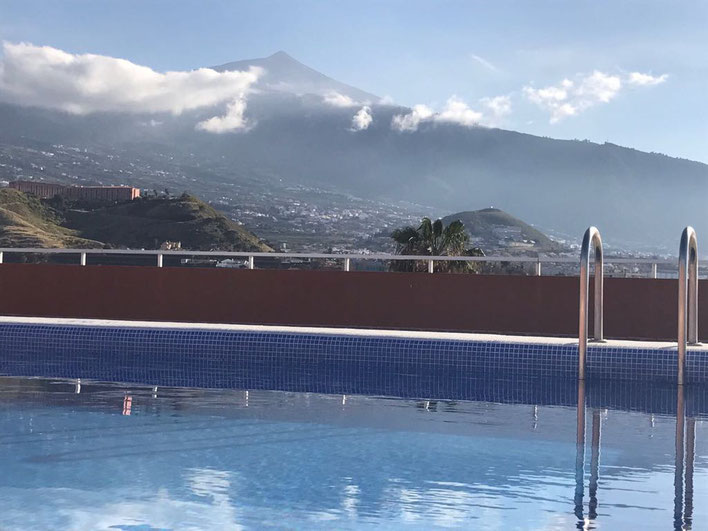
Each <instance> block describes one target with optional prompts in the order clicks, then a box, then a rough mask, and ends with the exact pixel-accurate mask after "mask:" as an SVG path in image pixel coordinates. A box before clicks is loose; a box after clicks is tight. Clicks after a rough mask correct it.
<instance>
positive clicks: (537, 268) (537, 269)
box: [535, 260, 541, 277]
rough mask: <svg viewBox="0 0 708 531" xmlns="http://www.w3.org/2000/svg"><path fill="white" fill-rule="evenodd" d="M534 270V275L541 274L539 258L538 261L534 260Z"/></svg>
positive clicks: (538, 275)
mask: <svg viewBox="0 0 708 531" xmlns="http://www.w3.org/2000/svg"><path fill="white" fill-rule="evenodd" d="M535 272H536V276H537V277H540V276H541V261H540V260H539V261H538V262H536V270H535Z"/></svg>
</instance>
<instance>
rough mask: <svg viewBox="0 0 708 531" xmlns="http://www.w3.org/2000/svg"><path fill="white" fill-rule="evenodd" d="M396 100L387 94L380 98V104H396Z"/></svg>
mask: <svg viewBox="0 0 708 531" xmlns="http://www.w3.org/2000/svg"><path fill="white" fill-rule="evenodd" d="M395 103H396V101H395V100H394V99H393V97H392V96H389V95H388V94H386V95H385V96H384V97H383V98H381V99H380V100H379V105H395Z"/></svg>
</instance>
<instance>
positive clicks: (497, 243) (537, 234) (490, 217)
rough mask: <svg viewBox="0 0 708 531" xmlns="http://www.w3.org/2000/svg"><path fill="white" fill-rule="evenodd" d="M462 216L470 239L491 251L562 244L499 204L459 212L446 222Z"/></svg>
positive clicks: (543, 248)
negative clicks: (499, 206)
mask: <svg viewBox="0 0 708 531" xmlns="http://www.w3.org/2000/svg"><path fill="white" fill-rule="evenodd" d="M456 220H460V221H462V223H464V225H465V230H466V231H467V233H468V234H469V236H470V242H471V243H473V244H474V245H477V246H479V247H481V248H482V249H485V250H487V251H489V250H490V249H504V250H506V251H512V252H513V251H517V252H523V251H535V252H537V251H558V250H560V246H559V245H558V244H557V243H556V242H554V241H552V240H551V239H550V238H549V237H548V236H546V235H545V234H543V233H542V232H541V231H539V230H538V229H535V228H533V227H532V226H531V225H529V224H528V223H525V222H523V221H521V220H520V219H517V218H515V217H514V216H512V215H511V214H507V213H506V212H504V211H503V210H499V209H498V208H484V209H482V210H473V211H467V212H457V213H456V214H451V215H449V216H446V217H444V218H443V222H444V223H445V224H446V225H447V224H449V223H451V222H453V221H456Z"/></svg>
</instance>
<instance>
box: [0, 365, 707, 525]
mask: <svg viewBox="0 0 708 531" xmlns="http://www.w3.org/2000/svg"><path fill="white" fill-rule="evenodd" d="M676 396H677V397H679V396H680V395H679V394H677V395H676ZM679 401H680V400H679ZM583 403H585V402H584V399H583ZM581 411H582V412H584V414H585V422H586V426H587V428H586V433H585V434H584V436H582V437H581V440H582V439H584V440H585V444H584V445H582V446H578V445H577V444H576V443H577V441H578V414H579V412H581ZM679 411H680V412H681V411H682V410H681V408H679ZM685 411H686V413H685V414H686V418H685V419H684V417H683V415H680V416H679V418H680V419H681V422H683V424H684V425H683V429H682V430H681V433H684V434H685V435H684V437H683V440H682V441H681V443H682V445H681V448H682V449H683V447H684V446H685V447H686V448H687V450H686V451H685V452H684V451H683V450H682V451H680V452H679V454H680V455H679V456H678V457H679V460H678V463H679V469H677V468H676V465H677V453H676V449H677V416H676V415H674V414H659V413H651V412H641V411H621V410H616V409H604V408H602V409H593V408H591V407H587V408H585V407H582V408H580V409H579V408H577V407H572V406H567V405H564V406H555V405H545V406H544V405H533V404H501V403H493V402H475V401H446V400H438V401H425V400H413V399H394V398H374V397H366V396H355V395H321V394H310V393H293V392H279V391H250V392H247V391H238V390H199V389H177V388H159V389H158V388H150V387H136V386H122V385H118V384H100V383H86V382H83V383H82V384H81V385H80V388H79V386H77V385H76V383H75V382H67V381H51V380H39V379H20V378H0V446H2V449H3V451H2V452H1V453H0V470H2V473H1V474H0V507H2V511H0V529H3V530H15V529H16V530H28V529H76V530H85V529H110V530H134V531H138V530H139V531H147V530H158V529H159V530H162V529H219V530H221V529H255V528H258V529H261V528H272V529H355V528H356V529H362V528H363V529H366V528H371V529H381V528H386V529H393V528H405V529H430V528H432V527H452V528H468V529H469V528H481V527H485V528H492V529H571V528H575V527H576V526H577V527H580V528H583V527H584V528H587V529H638V528H641V529H667V528H672V527H679V528H680V526H682V525H683V526H685V527H691V525H692V522H696V525H695V527H696V528H700V527H701V525H699V523H700V522H706V521H708V507H706V504H702V503H698V500H706V499H708V429H706V428H707V426H708V425H707V424H706V423H705V422H704V420H702V418H701V417H700V416H699V415H698V416H692V415H693V413H692V412H690V411H689V409H688V408H687V409H686V410H685ZM679 426H681V424H679ZM581 434H582V430H581ZM684 466H685V472H684ZM677 470H678V471H679V472H680V473H679V474H677ZM675 483H676V484H675Z"/></svg>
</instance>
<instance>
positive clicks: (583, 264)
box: [578, 227, 603, 380]
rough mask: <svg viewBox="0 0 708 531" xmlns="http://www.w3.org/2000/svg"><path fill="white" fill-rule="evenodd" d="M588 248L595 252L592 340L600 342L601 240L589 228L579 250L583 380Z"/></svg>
mask: <svg viewBox="0 0 708 531" xmlns="http://www.w3.org/2000/svg"><path fill="white" fill-rule="evenodd" d="M590 246H592V247H593V249H594V251H595V327H594V329H593V332H594V334H593V335H594V340H595V341H602V339H603V334H602V332H603V330H602V324H603V319H602V309H603V304H602V302H603V301H602V297H603V274H602V273H603V271H602V270H603V261H602V238H601V237H600V231H598V230H597V228H595V227H590V228H589V229H588V230H586V231H585V235H584V236H583V244H582V246H581V248H580V309H579V324H578V379H579V380H584V379H585V358H586V355H587V349H588V298H589V295H590Z"/></svg>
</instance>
